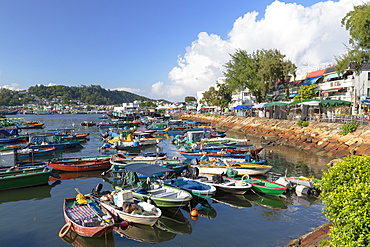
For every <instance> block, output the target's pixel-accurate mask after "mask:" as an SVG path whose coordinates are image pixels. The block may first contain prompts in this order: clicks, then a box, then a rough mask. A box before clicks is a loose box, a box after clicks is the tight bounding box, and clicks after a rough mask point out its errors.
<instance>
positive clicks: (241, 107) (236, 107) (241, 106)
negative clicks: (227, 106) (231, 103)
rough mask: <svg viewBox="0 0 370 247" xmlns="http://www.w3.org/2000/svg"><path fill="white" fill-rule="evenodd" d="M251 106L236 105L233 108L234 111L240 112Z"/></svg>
mask: <svg viewBox="0 0 370 247" xmlns="http://www.w3.org/2000/svg"><path fill="white" fill-rule="evenodd" d="M252 106H253V105H237V106H235V107H234V109H236V110H240V109H251V108H252Z"/></svg>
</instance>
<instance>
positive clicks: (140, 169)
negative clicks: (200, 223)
mask: <svg viewBox="0 0 370 247" xmlns="http://www.w3.org/2000/svg"><path fill="white" fill-rule="evenodd" d="M170 171H172V170H171V169H168V168H165V167H162V166H158V165H152V164H146V163H136V164H129V165H126V166H125V172H124V173H125V174H124V175H123V177H122V181H123V183H122V184H121V185H120V186H119V185H115V186H113V187H114V189H115V190H118V191H121V190H129V191H132V195H133V197H135V198H137V199H139V200H141V201H150V202H151V203H153V204H154V205H156V206H157V207H183V206H187V205H188V204H189V202H190V201H191V199H192V195H191V194H190V193H189V192H187V191H185V190H182V189H179V188H175V187H171V186H168V185H166V184H163V183H160V182H151V181H150V177H152V176H153V175H154V174H159V173H165V172H170ZM138 175H144V176H146V178H147V179H146V180H139V176H138Z"/></svg>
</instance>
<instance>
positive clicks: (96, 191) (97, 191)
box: [91, 183, 103, 196]
mask: <svg viewBox="0 0 370 247" xmlns="http://www.w3.org/2000/svg"><path fill="white" fill-rule="evenodd" d="M102 189H103V184H101V183H99V184H97V185H96V187H95V188H94V189H92V191H91V194H92V195H94V196H99V195H100V192H101V190H102Z"/></svg>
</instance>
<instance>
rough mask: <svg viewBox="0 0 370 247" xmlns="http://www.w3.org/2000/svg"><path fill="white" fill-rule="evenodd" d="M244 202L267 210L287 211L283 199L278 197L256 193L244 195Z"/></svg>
mask: <svg viewBox="0 0 370 247" xmlns="http://www.w3.org/2000/svg"><path fill="white" fill-rule="evenodd" d="M244 197H245V199H246V200H248V201H249V202H250V203H252V204H254V205H258V206H261V207H264V208H269V209H287V208H288V207H287V205H286V204H285V201H284V198H282V197H279V196H271V195H261V194H257V193H252V192H251V193H249V192H248V193H246V194H244Z"/></svg>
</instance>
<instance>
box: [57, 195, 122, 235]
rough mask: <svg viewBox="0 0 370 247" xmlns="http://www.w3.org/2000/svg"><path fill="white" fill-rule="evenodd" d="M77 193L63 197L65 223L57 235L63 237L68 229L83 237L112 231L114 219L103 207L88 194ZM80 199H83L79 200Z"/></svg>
mask: <svg viewBox="0 0 370 247" xmlns="http://www.w3.org/2000/svg"><path fill="white" fill-rule="evenodd" d="M79 195H81V196H83V195H82V194H78V195H77V196H76V197H72V198H65V199H64V203H63V212H64V219H65V222H66V224H65V225H64V226H63V227H62V228H61V230H60V232H59V237H61V238H62V237H64V236H65V235H66V234H67V233H68V232H69V231H70V230H73V231H75V232H76V233H77V234H79V235H81V236H85V237H100V236H103V235H106V234H109V233H111V232H112V231H113V227H114V223H115V221H114V219H113V217H112V216H111V214H110V213H109V212H108V210H106V209H105V208H104V207H100V206H99V204H98V203H96V202H94V200H93V199H92V198H91V197H90V196H89V195H86V196H83V197H84V199H81V196H80V197H79ZM81 200H85V201H83V202H81Z"/></svg>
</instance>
